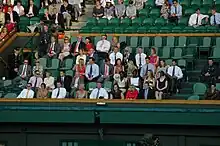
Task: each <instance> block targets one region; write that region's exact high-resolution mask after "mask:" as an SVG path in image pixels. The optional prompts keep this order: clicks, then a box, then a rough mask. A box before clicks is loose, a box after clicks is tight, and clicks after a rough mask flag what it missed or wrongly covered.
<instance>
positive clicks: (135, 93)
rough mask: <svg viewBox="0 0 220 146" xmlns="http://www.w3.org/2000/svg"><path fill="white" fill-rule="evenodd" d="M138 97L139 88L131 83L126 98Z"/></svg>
mask: <svg viewBox="0 0 220 146" xmlns="http://www.w3.org/2000/svg"><path fill="white" fill-rule="evenodd" d="M137 97H138V90H137V89H136V88H135V86H133V85H130V87H129V89H128V91H127V93H126V96H125V98H126V99H137Z"/></svg>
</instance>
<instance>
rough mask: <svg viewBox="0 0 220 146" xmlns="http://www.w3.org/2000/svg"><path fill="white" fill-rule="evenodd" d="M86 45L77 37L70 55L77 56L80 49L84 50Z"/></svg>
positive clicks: (80, 37)
mask: <svg viewBox="0 0 220 146" xmlns="http://www.w3.org/2000/svg"><path fill="white" fill-rule="evenodd" d="M85 47H86V44H85V43H84V42H83V39H82V36H78V37H77V41H76V42H73V44H72V48H71V53H72V55H73V56H77V55H78V54H79V50H80V49H85Z"/></svg>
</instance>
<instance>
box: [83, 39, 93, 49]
mask: <svg viewBox="0 0 220 146" xmlns="http://www.w3.org/2000/svg"><path fill="white" fill-rule="evenodd" d="M85 44H86V46H85V48H86V51H87V52H90V49H92V48H93V49H94V46H93V44H92V40H91V38H90V37H86V39H85Z"/></svg>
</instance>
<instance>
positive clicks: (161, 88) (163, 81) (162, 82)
mask: <svg viewBox="0 0 220 146" xmlns="http://www.w3.org/2000/svg"><path fill="white" fill-rule="evenodd" d="M159 75H160V77H159V78H158V79H157V82H156V92H155V97H156V99H157V100H161V99H162V98H163V95H164V93H167V91H168V81H167V78H166V76H165V73H164V72H163V71H160V72H159Z"/></svg>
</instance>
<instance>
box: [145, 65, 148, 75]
mask: <svg viewBox="0 0 220 146" xmlns="http://www.w3.org/2000/svg"><path fill="white" fill-rule="evenodd" d="M147 72H148V64H147V68H146V73H145V74H146V75H147Z"/></svg>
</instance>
